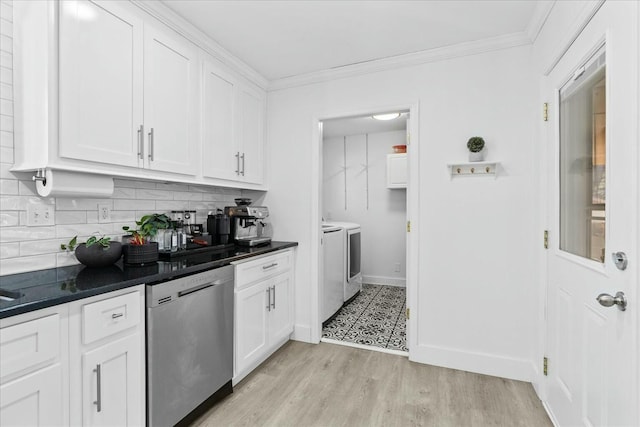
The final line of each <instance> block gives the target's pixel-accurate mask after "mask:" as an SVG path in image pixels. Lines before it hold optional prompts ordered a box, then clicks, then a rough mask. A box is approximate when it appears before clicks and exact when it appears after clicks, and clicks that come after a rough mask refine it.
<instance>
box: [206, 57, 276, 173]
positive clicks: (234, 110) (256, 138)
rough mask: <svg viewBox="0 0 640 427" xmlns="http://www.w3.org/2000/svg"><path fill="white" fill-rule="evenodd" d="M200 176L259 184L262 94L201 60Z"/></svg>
mask: <svg viewBox="0 0 640 427" xmlns="http://www.w3.org/2000/svg"><path fill="white" fill-rule="evenodd" d="M203 69H204V82H203V84H204V91H203V96H204V101H203V113H202V114H203V116H202V122H203V141H202V144H203V147H202V153H203V166H202V168H203V175H204V176H205V177H209V178H220V179H228V180H234V181H241V182H248V183H253V184H261V183H262V182H263V169H264V168H263V162H264V155H263V149H264V129H265V126H264V117H265V107H266V103H265V94H264V92H262V91H260V90H257V89H254V88H253V87H251V86H250V85H249V84H247V83H244V82H242V81H241V80H240V79H237V78H235V77H234V76H233V75H232V74H231V73H229V72H226V71H225V70H224V67H223V66H222V65H221V64H219V63H216V62H214V61H213V60H205V62H204V67H203Z"/></svg>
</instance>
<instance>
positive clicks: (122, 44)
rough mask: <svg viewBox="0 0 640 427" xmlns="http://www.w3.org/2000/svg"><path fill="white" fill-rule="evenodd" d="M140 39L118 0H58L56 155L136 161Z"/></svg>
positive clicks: (139, 118)
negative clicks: (57, 122) (94, 0)
mask: <svg viewBox="0 0 640 427" xmlns="http://www.w3.org/2000/svg"><path fill="white" fill-rule="evenodd" d="M142 40H143V39H142V21H141V20H140V18H139V17H138V16H136V15H135V14H134V13H132V12H131V11H130V10H129V8H127V7H125V6H123V5H122V3H120V2H93V1H84V0H78V1H63V2H61V3H60V65H59V66H60V74H59V78H60V102H59V108H60V120H59V126H60V128H59V155H60V157H67V158H72V159H79V160H89V161H94V162H101V163H111V164H116V165H124V166H134V167H137V166H138V158H139V157H138V145H139V144H138V138H139V135H138V128H139V126H140V125H141V124H142V96H143V94H142V89H143V85H142ZM43 108H44V106H43Z"/></svg>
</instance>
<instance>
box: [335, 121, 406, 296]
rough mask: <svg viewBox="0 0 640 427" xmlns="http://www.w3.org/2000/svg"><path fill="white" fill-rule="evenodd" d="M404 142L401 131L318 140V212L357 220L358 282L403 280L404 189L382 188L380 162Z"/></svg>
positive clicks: (384, 173) (384, 168)
mask: <svg viewBox="0 0 640 427" xmlns="http://www.w3.org/2000/svg"><path fill="white" fill-rule="evenodd" d="M345 140H346V142H345ZM405 141H406V131H394V132H378V133H370V134H362V135H349V136H345V137H335V138H326V139H324V141H323V208H322V212H323V217H324V218H325V220H327V221H332V220H333V221H348V222H355V223H358V224H360V226H361V230H362V276H363V282H364V283H373V284H386V285H396V286H404V285H405V278H406V263H407V257H406V229H405V223H406V216H407V209H406V207H407V198H406V195H407V192H406V190H404V189H388V188H387V163H386V162H387V154H390V153H392V152H393V150H392V148H391V147H392V146H394V145H398V144H404V143H405ZM367 146H368V148H367ZM345 148H346V160H347V162H346V163H345ZM345 164H346V170H345V169H343V166H344V165H345ZM365 168H366V169H365ZM345 174H346V180H345ZM345 191H346V199H345ZM396 264H397V265H399V271H395V270H396Z"/></svg>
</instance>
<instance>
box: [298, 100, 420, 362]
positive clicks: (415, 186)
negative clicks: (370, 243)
mask: <svg viewBox="0 0 640 427" xmlns="http://www.w3.org/2000/svg"><path fill="white" fill-rule="evenodd" d="M385 111H409V120H408V129H407V130H408V132H409V135H410V141H409V144H408V147H407V151H408V152H409V153H410V155H409V156H408V157H407V160H408V167H409V171H408V172H409V173H408V174H407V207H406V216H407V221H410V219H411V218H415V219H417V218H418V208H419V204H420V188H419V187H420V180H419V178H420V175H419V167H418V165H419V158H420V155H419V150H420V144H419V141H420V138H419V134H418V131H419V127H418V122H419V121H420V120H419V117H420V116H419V103H418V102H417V101H414V102H408V103H404V104H394V105H382V106H380V105H378V106H372V107H368V108H363V109H358V110H336V111H329V112H326V113H323V114H318V115H315V116H313V118H312V123H311V129H312V132H313V138H312V139H313V141H314V143H313V146H312V148H311V155H312V158H313V159H314V160H313V161H312V171H311V192H312V193H311V224H312V227H311V248H310V249H311V259H312V262H311V278H310V280H311V325H310V326H311V342H312V343H319V342H320V338H322V320H321V319H320V315H321V310H320V304H321V300H320V285H321V283H322V274H323V273H322V251H321V246H320V239H321V236H322V229H321V226H320V224H321V222H322V189H323V186H322V170H323V169H322V155H323V151H322V150H323V142H322V122H323V121H324V120H331V119H341V118H349V117H357V116H368V115H373V114H378V113H380V112H385ZM418 227H419V224H418V223H417V221H414V222H412V224H411V232H410V233H407V244H406V252H407V254H406V255H407V265H406V271H407V282H406V291H407V296H406V298H407V309H408V310H410V312H413V315H412V316H410V318H409V319H408V323H407V347H408V348H409V359H411V348H412V347H413V348H415V345H414V341H415V338H416V337H417V327H418V326H417V325H418V322H417V319H418V313H417V305H416V301H417V299H418V298H417V294H418V283H419V277H418V275H419V269H418V260H419V256H418V250H419V243H420V242H419V239H418V236H419V228H418Z"/></svg>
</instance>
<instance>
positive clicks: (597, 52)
mask: <svg viewBox="0 0 640 427" xmlns="http://www.w3.org/2000/svg"><path fill="white" fill-rule="evenodd" d="M637 8H638V4H637V3H636V2H606V3H605V4H604V5H603V6H602V8H601V9H600V11H599V12H598V13H597V14H596V16H595V17H594V18H593V19H592V21H591V22H590V23H589V24H588V25H587V27H586V28H585V29H584V30H583V32H582V33H581V34H580V36H579V37H578V39H577V40H576V41H575V42H574V43H573V44H572V46H571V47H570V49H569V50H568V52H567V53H566V54H565V55H564V56H563V57H562V59H561V60H560V62H559V63H558V64H557V65H556V67H555V68H554V69H553V71H552V72H551V74H550V75H549V77H548V79H547V80H548V82H547V83H548V96H549V101H550V104H549V106H550V108H549V111H550V116H551V119H550V122H549V123H548V138H547V140H548V142H549V144H548V159H547V165H548V169H547V171H548V174H549V175H548V176H549V180H548V186H549V188H548V200H549V203H548V207H549V210H548V218H547V220H548V227H549V238H550V241H549V250H548V255H547V267H548V272H547V273H548V277H547V280H548V291H547V356H548V381H547V382H546V402H547V405H548V408H549V410H550V412H551V414H552V417H553V418H555V421H556V424H557V425H558V426H578V425H586V426H637V425H639V424H640V418H639V415H638V411H639V407H640V404H639V400H638V398H639V396H638V389H637V386H638V384H637V383H638V376H637V375H638V373H637V368H638V353H637V352H638V348H637V340H638V329H637V328H638V324H637V310H638V297H637V272H638V267H637V261H638V258H637V256H636V254H637V241H636V236H637V233H638V217H637V202H638V200H637V199H638V192H637V191H638V175H637V172H636V170H637V166H638V164H637V153H638V152H637V148H636V146H637V144H638V138H637V137H638V135H637V118H638V115H637V113H638V110H637V105H638V104H637V102H638V98H637V97H638V93H637V88H638V74H637V72H638V67H637V65H638V62H637V61H638V45H637V42H638V37H637V32H636V29H637V22H634V20H636V19H637V16H638V11H637ZM618 251H622V252H625V253H626V254H628V255H631V256H633V257H634V258H632V259H630V260H629V264H628V266H627V267H626V269H625V270H622V269H619V268H618V267H617V266H616V263H615V262H614V260H613V258H612V253H614V252H618ZM617 292H623V293H624V294H625V295H626V299H627V301H628V306H627V307H626V310H625V311H622V310H620V308H622V307H621V306H619V305H613V306H610V307H604V306H602V305H601V304H600V303H599V302H598V301H597V300H596V298H597V297H598V295H600V294H602V293H606V294H609V295H612V296H615V295H616V293H617ZM604 302H606V301H604ZM609 302H611V300H610V301H609Z"/></svg>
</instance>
